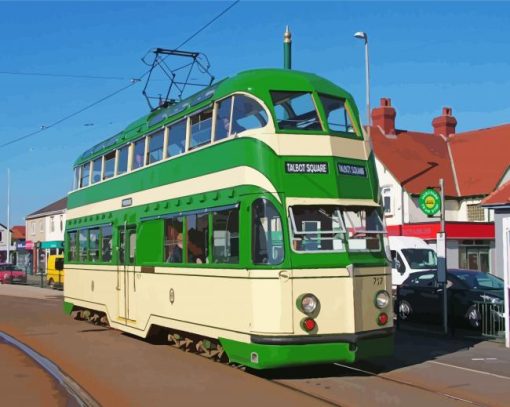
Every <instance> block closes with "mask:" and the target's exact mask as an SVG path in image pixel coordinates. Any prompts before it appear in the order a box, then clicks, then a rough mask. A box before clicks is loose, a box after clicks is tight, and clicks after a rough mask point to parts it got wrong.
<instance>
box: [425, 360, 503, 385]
mask: <svg viewBox="0 0 510 407" xmlns="http://www.w3.org/2000/svg"><path fill="white" fill-rule="evenodd" d="M428 363H434V364H436V365H441V366H447V367H453V368H455V369H460V370H465V371H467V372H473V373H480V374H483V375H486V376H492V377H497V378H499V379H505V380H510V377H508V376H501V375H499V374H496V373H489V372H484V371H483V370H476V369H469V368H467V367H462V366H456V365H450V364H449V363H443V362H436V361H434V360H429V361H428Z"/></svg>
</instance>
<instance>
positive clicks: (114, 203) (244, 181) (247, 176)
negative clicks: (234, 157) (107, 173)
mask: <svg viewBox="0 0 510 407" xmlns="http://www.w3.org/2000/svg"><path fill="white" fill-rule="evenodd" d="M240 185H256V186H258V187H260V188H262V189H264V190H266V191H269V192H271V193H272V194H273V196H274V197H275V199H276V200H277V201H278V202H280V197H279V196H278V194H277V193H276V188H275V187H274V185H273V184H272V183H271V181H269V179H268V178H267V177H266V176H265V175H263V174H262V173H260V172H259V171H257V170H255V169H253V168H250V167H245V166H242V167H236V168H232V169H229V170H225V171H219V172H215V173H213V174H208V175H204V176H201V177H196V178H191V179H188V180H185V181H180V182H174V183H172V184H167V185H163V186H160V187H156V188H152V189H148V190H145V191H141V192H135V193H132V194H129V195H124V196H119V197H117V198H112V199H108V200H105V201H101V202H97V203H93V204H89V205H84V206H81V207H78V208H74V209H69V210H68V211H67V218H68V219H74V218H79V217H81V216H88V215H91V214H95V213H102V212H108V211H115V210H118V209H122V207H121V202H122V200H123V199H126V198H131V199H132V202H133V205H132V206H140V205H146V204H150V203H154V202H157V201H161V200H163V199H174V198H179V197H181V196H186V195H194V194H199V193H204V192H207V191H214V190H217V189H223V188H233V187H238V186H240Z"/></svg>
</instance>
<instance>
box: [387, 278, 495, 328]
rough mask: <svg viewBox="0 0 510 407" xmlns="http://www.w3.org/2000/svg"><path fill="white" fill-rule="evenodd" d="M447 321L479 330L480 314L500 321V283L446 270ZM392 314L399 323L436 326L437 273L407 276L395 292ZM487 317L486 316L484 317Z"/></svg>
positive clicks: (439, 313)
mask: <svg viewBox="0 0 510 407" xmlns="http://www.w3.org/2000/svg"><path fill="white" fill-rule="evenodd" d="M447 281H448V283H447V292H448V315H449V316H448V319H449V320H450V322H451V323H455V324H456V325H457V324H458V323H461V324H463V325H468V326H469V327H471V328H477V329H478V328H480V325H481V321H482V314H481V313H482V312H492V313H494V314H495V315H493V319H501V318H502V317H503V304H504V300H503V298H504V294H503V287H504V284H503V280H501V279H500V278H498V277H495V276H493V275H492V274H489V273H484V272H482V271H474V270H459V269H449V270H448V272H447ZM395 305H396V308H397V309H396V312H398V317H399V318H400V320H408V319H421V320H424V321H425V320H428V321H430V322H437V323H440V322H441V321H442V313H443V288H442V284H438V281H437V271H436V270H431V271H422V272H417V273H413V274H411V275H410V276H409V277H408V278H407V279H406V280H405V281H404V282H403V283H402V285H401V286H400V287H399V289H398V292H397V301H396V304H395ZM484 317H487V316H484Z"/></svg>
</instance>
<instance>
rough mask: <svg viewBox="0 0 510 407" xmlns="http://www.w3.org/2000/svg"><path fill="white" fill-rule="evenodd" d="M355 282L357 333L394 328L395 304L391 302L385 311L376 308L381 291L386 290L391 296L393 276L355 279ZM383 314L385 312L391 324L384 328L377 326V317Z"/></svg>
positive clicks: (385, 275)
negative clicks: (377, 295)
mask: <svg viewBox="0 0 510 407" xmlns="http://www.w3.org/2000/svg"><path fill="white" fill-rule="evenodd" d="M353 280H354V298H355V302H354V303H355V304H356V305H355V310H356V312H355V316H356V331H358V332H363V331H370V330H373V329H379V328H388V327H391V326H393V303H392V302H391V301H390V304H389V305H388V306H387V307H386V308H384V309H379V308H377V307H376V306H375V296H376V294H377V293H378V292H379V291H380V290H386V291H387V292H388V293H389V294H390V296H391V274H384V275H381V276H380V277H374V276H365V277H355V278H354V279H353ZM381 312H385V313H386V314H388V317H389V322H388V323H387V324H386V325H384V326H382V327H381V326H379V325H378V324H377V316H378V315H379V313H381Z"/></svg>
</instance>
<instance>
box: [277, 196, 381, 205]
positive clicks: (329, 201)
mask: <svg viewBox="0 0 510 407" xmlns="http://www.w3.org/2000/svg"><path fill="white" fill-rule="evenodd" d="M285 202H286V203H287V207H288V206H293V205H339V206H371V207H378V206H379V204H378V203H377V202H375V201H373V200H371V199H333V198H286V199H285Z"/></svg>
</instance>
